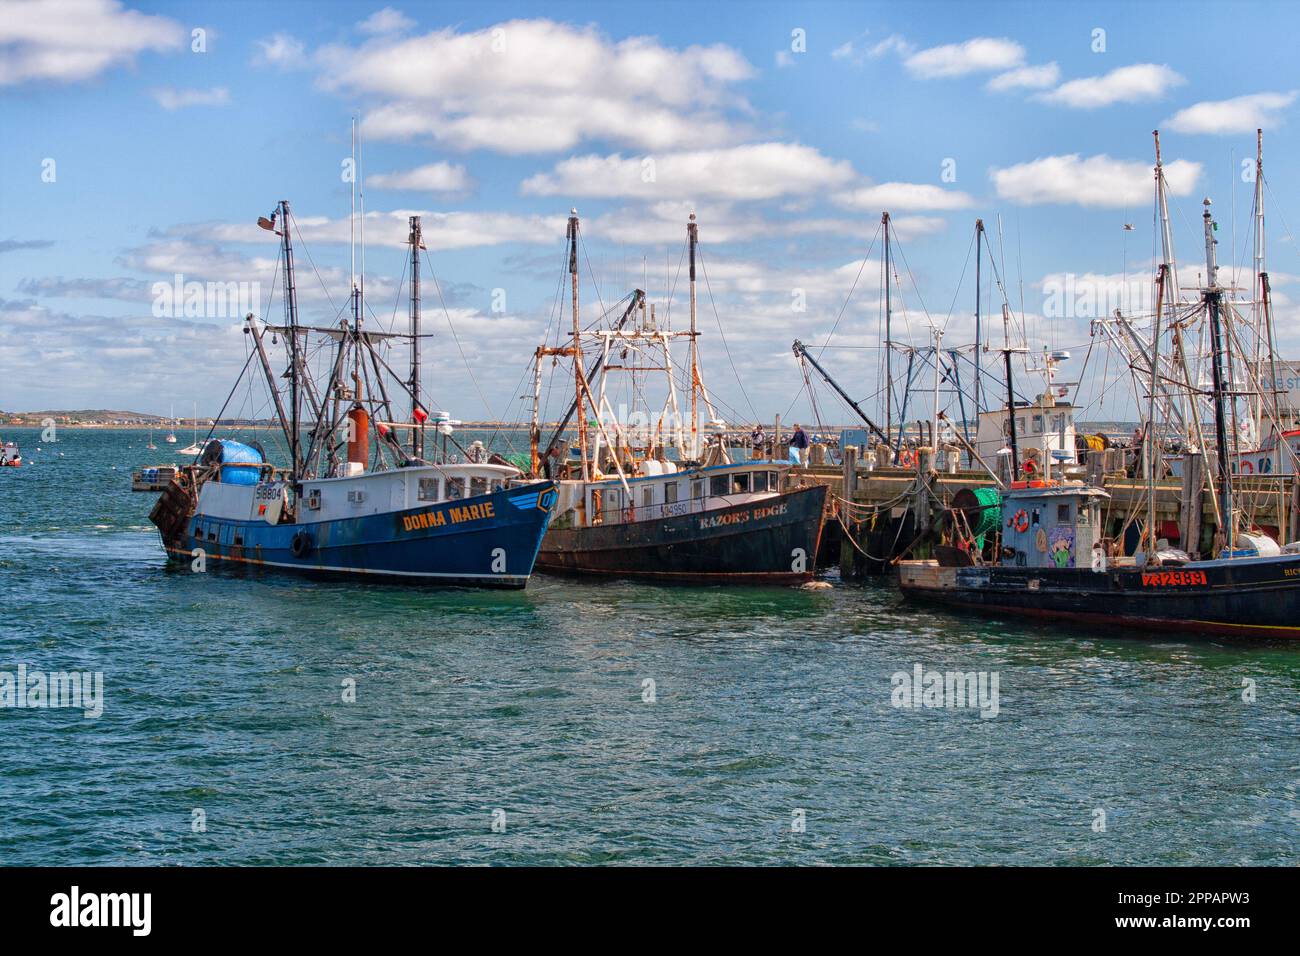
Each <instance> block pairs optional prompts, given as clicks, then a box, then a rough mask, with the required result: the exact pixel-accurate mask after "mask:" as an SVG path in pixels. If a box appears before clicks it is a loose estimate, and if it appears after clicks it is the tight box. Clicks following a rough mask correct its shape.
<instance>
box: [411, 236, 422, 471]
mask: <svg viewBox="0 0 1300 956" xmlns="http://www.w3.org/2000/svg"><path fill="white" fill-rule="evenodd" d="M420 245H421V235H420V217H419V216H412V217H411V379H410V383H409V384H410V387H411V418H412V419H414V421H413V422H412V424H413V425H414V427H413V428H412V429H411V456H412V457H413V458H415V459H417V460H418V459H422V458H424V416H423V415H422V414H421V409H420Z"/></svg>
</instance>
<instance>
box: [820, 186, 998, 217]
mask: <svg viewBox="0 0 1300 956" xmlns="http://www.w3.org/2000/svg"><path fill="white" fill-rule="evenodd" d="M835 201H836V202H837V203H838V204H839V205H841V206H845V207H847V208H849V209H861V210H864V211H867V212H881V211H883V210H893V209H965V208H967V207H968V206H970V205H972V204H973V203H974V200H973V199H972V198H971V197H970V196H968V195H967V194H966V193H964V192H960V191H959V190H956V189H944V188H943V187H942V186H934V185H930V184H927V183H879V184H878V185H874V186H860V187H858V188H857V189H853V190H849V191H846V192H843V193H840V194H839V195H837V196H836V197H835Z"/></svg>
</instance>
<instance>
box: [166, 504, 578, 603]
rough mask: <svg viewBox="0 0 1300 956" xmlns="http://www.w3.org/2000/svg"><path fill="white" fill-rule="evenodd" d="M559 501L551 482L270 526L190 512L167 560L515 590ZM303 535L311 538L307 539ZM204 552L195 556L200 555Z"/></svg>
mask: <svg viewBox="0 0 1300 956" xmlns="http://www.w3.org/2000/svg"><path fill="white" fill-rule="evenodd" d="M554 503H555V486H554V483H553V482H537V483H535V484H530V485H527V486H524V487H519V488H512V489H507V490H504V491H499V492H495V493H493V494H488V495H479V496H476V497H473V498H464V499H460V500H457V501H444V502H440V503H437V504H431V505H425V506H421V507H418V508H410V509H405V510H400V511H391V512H385V513H381V514H375V515H367V516H363V517H357V518H347V519H338V520H331V521H319V522H314V523H313V522H304V523H301V524H298V523H285V524H274V525H273V524H267V523H266V522H265V521H259V520H253V521H239V520H231V519H227V518H218V517H213V516H208V515H204V514H202V513H195V514H194V515H193V517H191V518H190V520H189V521H188V523H187V526H186V530H185V532H184V533H183V534H182V535H180V536H179V537H178V538H177V539H176V540H173V541H170V542H169V541H166V540H164V542H163V546H164V548H165V549H166V551H167V554H168V555H169V557H171V558H172V559H174V560H176V561H184V562H187V563H189V564H190V565H191V567H195V566H196V564H195V562H196V561H199V560H201V561H202V564H203V565H204V566H205V567H209V568H210V567H221V566H233V567H242V568H250V569H259V570H267V571H288V572H293V573H298V574H306V575H311V576H313V577H323V578H332V579H352V580H366V581H377V580H379V581H391V582H400V583H404V584H417V585H423V586H430V585H433V586H462V587H480V588H506V589H518V588H522V587H524V586H525V585H526V584H527V583H528V578H529V576H530V575H531V574H532V571H533V565H534V562H535V560H536V557H537V550H538V548H539V546H540V545H541V540H542V535H543V534H544V533H545V531H546V525H547V523H548V520H549V516H550V509H551V507H552V506H553V505H554ZM303 535H306V536H308V540H307V541H304V539H303ZM199 551H201V552H202V553H201V555H200V554H199V553H198V552H199Z"/></svg>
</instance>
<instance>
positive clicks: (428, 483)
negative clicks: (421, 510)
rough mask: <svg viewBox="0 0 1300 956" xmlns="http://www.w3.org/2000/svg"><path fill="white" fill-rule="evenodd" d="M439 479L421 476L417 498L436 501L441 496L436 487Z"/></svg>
mask: <svg viewBox="0 0 1300 956" xmlns="http://www.w3.org/2000/svg"><path fill="white" fill-rule="evenodd" d="M440 480H441V479H438V478H421V479H420V484H419V491H418V495H419V499H420V500H421V501H437V500H438V499H439V498H441V497H442V493H441V491H440V490H439V488H438V485H439V483H440Z"/></svg>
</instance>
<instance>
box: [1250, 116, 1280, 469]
mask: <svg viewBox="0 0 1300 956" xmlns="http://www.w3.org/2000/svg"><path fill="white" fill-rule="evenodd" d="M1255 276H1256V281H1257V282H1258V283H1259V301H1260V308H1261V310H1262V311H1263V320H1264V335H1265V340H1266V341H1265V345H1266V347H1267V348H1268V376H1269V379H1270V380H1271V382H1270V385H1269V389H1270V391H1271V393H1272V395H1273V401H1272V406H1273V428H1272V431H1273V444H1274V450H1275V451H1277V452H1278V457H1277V466H1276V470H1278V471H1280V470H1281V469H1282V462H1283V459H1282V454H1283V448H1282V444H1283V442H1282V408H1281V403H1280V402H1279V401H1278V383H1277V350H1276V349H1275V348H1274V347H1273V333H1274V330H1273V294H1272V289H1271V287H1270V284H1269V278H1268V269H1267V267H1266V264H1265V261H1264V131H1263V130H1262V129H1257V130H1255ZM1259 431H1260V436H1259V437H1260V438H1261V439H1262V438H1263V429H1259Z"/></svg>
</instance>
